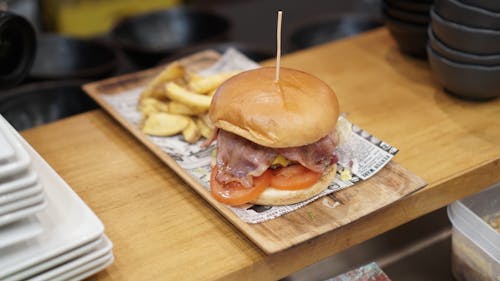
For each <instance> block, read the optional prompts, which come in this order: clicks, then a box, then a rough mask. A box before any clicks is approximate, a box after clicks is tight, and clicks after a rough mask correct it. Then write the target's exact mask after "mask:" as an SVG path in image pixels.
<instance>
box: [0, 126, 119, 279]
mask: <svg viewBox="0 0 500 281" xmlns="http://www.w3.org/2000/svg"><path fill="white" fill-rule="evenodd" d="M113 260H114V257H113V253H112V243H111V241H110V240H109V239H108V238H107V237H106V236H105V235H104V227H103V225H102V223H101V221H100V220H99V218H97V216H96V215H95V214H94V213H93V212H92V210H90V208H89V207H88V206H87V205H86V204H85V203H84V202H83V201H82V200H81V199H80V198H79V197H78V195H76V194H75V193H74V192H73V190H72V189H71V188H70V187H69V186H68V185H67V184H66V182H64V180H62V179H61V177H60V176H59V175H58V174H57V173H56V172H55V171H54V170H53V169H52V168H51V167H50V166H49V165H48V164H47V163H46V162H45V161H44V160H43V159H42V158H41V157H40V155H38V153H37V152H36V151H35V150H34V149H33V148H32V147H31V146H30V145H29V144H28V143H27V142H26V141H25V140H24V139H23V138H22V137H21V136H20V135H19V134H18V133H17V132H16V131H15V130H14V129H13V128H12V127H11V126H10V125H9V124H8V123H7V121H6V120H5V119H4V118H3V117H1V116H0V280H25V279H29V280H81V279H84V278H86V277H88V276H90V275H92V274H95V273H96V272H99V271H101V270H103V269H104V268H106V267H107V266H109V265H110V264H111V263H112V262H113Z"/></svg>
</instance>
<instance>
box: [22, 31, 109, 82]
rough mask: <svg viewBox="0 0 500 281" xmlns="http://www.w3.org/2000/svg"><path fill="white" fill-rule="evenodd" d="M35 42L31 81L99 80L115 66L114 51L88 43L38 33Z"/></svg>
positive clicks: (86, 41)
mask: <svg viewBox="0 0 500 281" xmlns="http://www.w3.org/2000/svg"><path fill="white" fill-rule="evenodd" d="M37 42H38V46H37V50H36V56H35V62H34V63H33V67H32V68H31V72H30V77H31V78H33V79H73V78H82V79H87V78H88V79H90V78H102V77H105V76H107V75H109V74H111V73H112V72H113V70H114V69H115V67H116V62H117V60H116V55H115V53H114V52H113V50H111V49H110V48H108V47H105V46H104V45H101V44H98V43H95V42H92V41H89V40H83V39H76V38H71V37H65V36H61V35H56V34H41V35H39V36H38V40H37Z"/></svg>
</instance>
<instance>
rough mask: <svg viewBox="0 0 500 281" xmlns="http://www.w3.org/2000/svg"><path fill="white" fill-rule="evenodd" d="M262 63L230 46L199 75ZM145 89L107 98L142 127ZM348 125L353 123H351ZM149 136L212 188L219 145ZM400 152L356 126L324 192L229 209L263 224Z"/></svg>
mask: <svg viewBox="0 0 500 281" xmlns="http://www.w3.org/2000/svg"><path fill="white" fill-rule="evenodd" d="M258 66H259V65H258V64H257V63H255V62H253V61H251V60H250V59H248V58H247V57H245V56H244V55H243V54H241V53H239V52H238V51H236V50H234V49H229V50H228V51H226V53H225V54H224V55H223V56H222V57H221V59H220V60H219V61H218V62H217V63H215V64H214V65H213V66H212V67H210V68H209V69H206V70H203V71H201V72H200V73H199V74H200V75H210V74H212V73H217V72H221V71H232V70H248V69H253V68H256V67H258ZM142 90H143V88H136V89H132V90H129V91H125V92H122V93H119V94H113V95H106V94H104V95H103V98H104V99H105V100H106V101H107V102H108V103H109V104H110V105H111V106H112V107H114V108H115V109H116V110H117V111H118V112H119V113H120V114H121V115H122V116H123V117H124V118H125V119H126V120H128V121H129V122H131V123H132V124H134V125H135V126H138V124H139V121H140V120H141V113H140V112H138V111H137V102H138V99H139V96H140V93H141V91H142ZM340 118H344V117H340ZM348 124H349V125H350V123H348ZM149 138H150V140H151V141H152V142H153V143H154V144H156V145H157V146H159V147H160V148H161V149H162V151H164V152H165V153H167V154H168V155H169V156H170V157H172V158H173V159H174V160H175V161H176V162H177V163H178V164H179V166H181V167H182V168H183V169H185V170H186V171H187V172H188V173H189V174H190V175H191V176H192V177H193V178H195V179H196V180H197V181H198V182H199V183H200V184H201V185H203V186H204V187H205V188H207V189H209V188H210V186H209V181H210V162H211V157H212V151H213V150H214V149H215V144H212V145H211V146H210V147H209V148H207V149H202V148H201V146H200V144H201V143H202V142H203V140H200V141H199V142H198V143H195V144H189V143H187V142H185V141H184V140H183V137H182V135H176V136H172V137H154V136H149ZM397 152H398V149H397V148H395V147H393V146H391V145H389V144H387V143H385V142H383V141H381V140H379V139H378V138H376V137H374V136H372V135H371V134H369V133H368V132H366V131H364V130H363V129H361V128H359V127H357V126H354V125H353V126H352V131H350V132H349V135H348V136H347V137H346V138H345V140H344V141H343V142H342V143H341V144H340V145H339V147H338V148H337V154H338V156H339V163H338V171H337V178H336V179H335V180H334V181H333V182H332V183H331V185H330V186H329V187H328V188H327V189H326V190H325V191H324V192H322V193H321V194H319V195H317V196H315V197H314V198H311V199H310V200H307V201H304V202H300V203H297V204H293V205H287V206H273V207H271V206H259V205H246V206H241V207H238V208H235V207H229V208H230V209H231V210H232V211H233V212H234V213H235V214H236V215H238V217H240V218H241V219H242V220H243V221H245V222H247V223H259V222H263V221H266V220H270V219H273V218H276V217H279V216H281V215H284V214H286V213H288V212H291V211H294V210H296V209H298V208H300V207H302V206H305V205H307V204H309V203H310V202H312V201H314V200H316V199H318V198H320V197H322V196H324V195H327V194H330V193H332V192H335V191H338V190H341V189H343V188H346V187H349V186H352V185H354V184H356V183H357V182H359V181H361V180H366V179H368V178H370V177H371V176H373V175H374V174H376V173H377V172H378V171H379V170H380V169H382V168H383V167H384V166H385V165H386V164H387V163H388V162H389V161H390V160H391V159H392V158H393V157H394V155H395V154H396V153H397ZM346 167H348V168H349V169H350V170H351V171H352V177H350V178H349V179H345V178H344V180H342V179H341V177H340V171H342V170H343V169H344V168H346Z"/></svg>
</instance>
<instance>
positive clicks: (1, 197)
mask: <svg viewBox="0 0 500 281" xmlns="http://www.w3.org/2000/svg"><path fill="white" fill-rule="evenodd" d="M42 191H43V188H42V185H40V184H35V185H32V186H28V187H26V188H22V189H19V190H15V191H12V192H8V193H2V194H0V206H2V205H5V204H7V203H12V202H14V201H18V200H22V199H25V198H28V197H30V196H33V195H35V194H37V193H40V192H42Z"/></svg>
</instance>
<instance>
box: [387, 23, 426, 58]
mask: <svg viewBox="0 0 500 281" xmlns="http://www.w3.org/2000/svg"><path fill="white" fill-rule="evenodd" d="M385 25H386V26H387V28H388V29H389V32H390V33H391V35H392V37H394V39H395V40H396V42H397V44H398V47H399V49H400V50H401V52H403V53H404V54H407V55H410V56H414V57H417V58H426V57H427V53H426V51H425V45H426V44H427V25H424V24H411V23H407V22H403V21H400V20H397V19H394V18H392V17H390V16H388V15H385Z"/></svg>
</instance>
